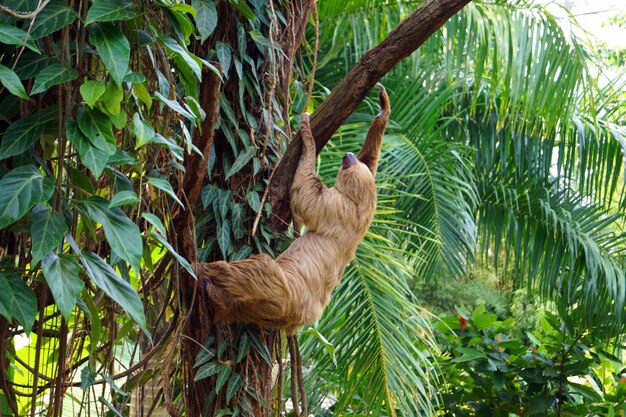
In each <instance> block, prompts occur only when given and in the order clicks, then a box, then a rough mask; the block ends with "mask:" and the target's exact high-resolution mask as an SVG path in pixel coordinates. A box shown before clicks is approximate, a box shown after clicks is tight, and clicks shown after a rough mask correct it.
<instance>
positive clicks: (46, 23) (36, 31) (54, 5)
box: [30, 0, 77, 39]
mask: <svg viewBox="0 0 626 417" xmlns="http://www.w3.org/2000/svg"><path fill="white" fill-rule="evenodd" d="M76 16H77V14H76V12H75V11H74V10H72V9H70V8H69V7H68V6H67V3H66V2H65V1H64V0H52V1H51V2H50V3H48V4H47V5H46V7H44V8H43V9H42V10H41V11H40V12H39V13H38V14H37V18H36V19H35V23H33V27H32V28H31V30H30V38H31V39H39V38H43V37H44V36H46V35H49V34H51V33H54V32H56V31H57V30H60V29H61V28H63V27H65V26H67V25H69V24H70V23H72V22H73V21H74V20H76Z"/></svg>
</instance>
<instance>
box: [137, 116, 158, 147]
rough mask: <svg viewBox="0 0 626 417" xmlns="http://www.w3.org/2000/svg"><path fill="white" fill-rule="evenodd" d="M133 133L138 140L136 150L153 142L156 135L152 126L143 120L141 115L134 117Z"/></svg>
mask: <svg viewBox="0 0 626 417" xmlns="http://www.w3.org/2000/svg"><path fill="white" fill-rule="evenodd" d="M133 133H134V134H135V138H136V139H137V142H136V143H135V149H137V148H140V147H142V146H143V145H145V144H147V143H149V142H151V141H152V139H153V138H154V135H155V133H154V128H153V127H152V125H151V124H150V123H148V122H147V121H145V120H143V119H142V118H141V116H140V115H139V113H135V115H134V116H133Z"/></svg>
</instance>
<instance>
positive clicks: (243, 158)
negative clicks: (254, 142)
mask: <svg viewBox="0 0 626 417" xmlns="http://www.w3.org/2000/svg"><path fill="white" fill-rule="evenodd" d="M255 153H256V149H255V148H254V147H252V146H251V147H249V148H248V149H247V150H246V151H245V152H242V153H240V154H239V156H238V157H237V159H235V162H234V163H233V165H232V166H231V167H230V169H229V170H228V172H227V173H226V179H229V178H230V177H231V176H233V175H234V174H236V173H237V172H239V170H241V168H243V167H244V166H245V165H246V164H247V163H248V162H250V160H251V159H252V157H253V156H254V154H255Z"/></svg>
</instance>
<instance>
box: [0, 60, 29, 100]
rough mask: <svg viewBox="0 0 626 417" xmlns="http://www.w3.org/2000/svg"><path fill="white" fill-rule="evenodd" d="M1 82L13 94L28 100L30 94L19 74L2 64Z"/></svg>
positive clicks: (0, 71)
mask: <svg viewBox="0 0 626 417" xmlns="http://www.w3.org/2000/svg"><path fill="white" fill-rule="evenodd" d="M0 83H2V85H3V86H5V87H6V88H7V90H9V92H11V94H13V95H15V96H18V97H21V98H23V99H25V100H28V94H26V90H25V89H24V85H23V84H22V82H21V81H20V79H19V77H18V76H17V74H16V73H14V72H13V71H11V70H10V69H9V68H7V67H5V66H4V65H2V64H0Z"/></svg>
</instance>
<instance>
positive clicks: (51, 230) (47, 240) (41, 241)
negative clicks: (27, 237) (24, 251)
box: [30, 204, 68, 265]
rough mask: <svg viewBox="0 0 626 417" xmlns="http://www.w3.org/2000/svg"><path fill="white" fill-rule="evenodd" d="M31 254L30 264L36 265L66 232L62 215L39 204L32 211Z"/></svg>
mask: <svg viewBox="0 0 626 417" xmlns="http://www.w3.org/2000/svg"><path fill="white" fill-rule="evenodd" d="M32 218H33V220H32V225H31V229H30V230H31V233H30V234H31V236H32V242H33V247H32V256H33V259H32V261H31V265H36V264H37V263H38V262H39V261H40V260H42V259H43V258H44V257H45V256H46V255H47V254H48V253H50V251H51V250H52V249H54V248H55V247H56V246H57V245H58V244H59V243H61V241H62V240H63V235H64V234H65V233H67V230H68V228H67V223H65V220H63V216H61V215H60V214H59V213H54V212H52V210H51V209H50V208H49V207H47V206H44V205H43V204H39V205H37V206H35V207H34V208H33V211H32Z"/></svg>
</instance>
